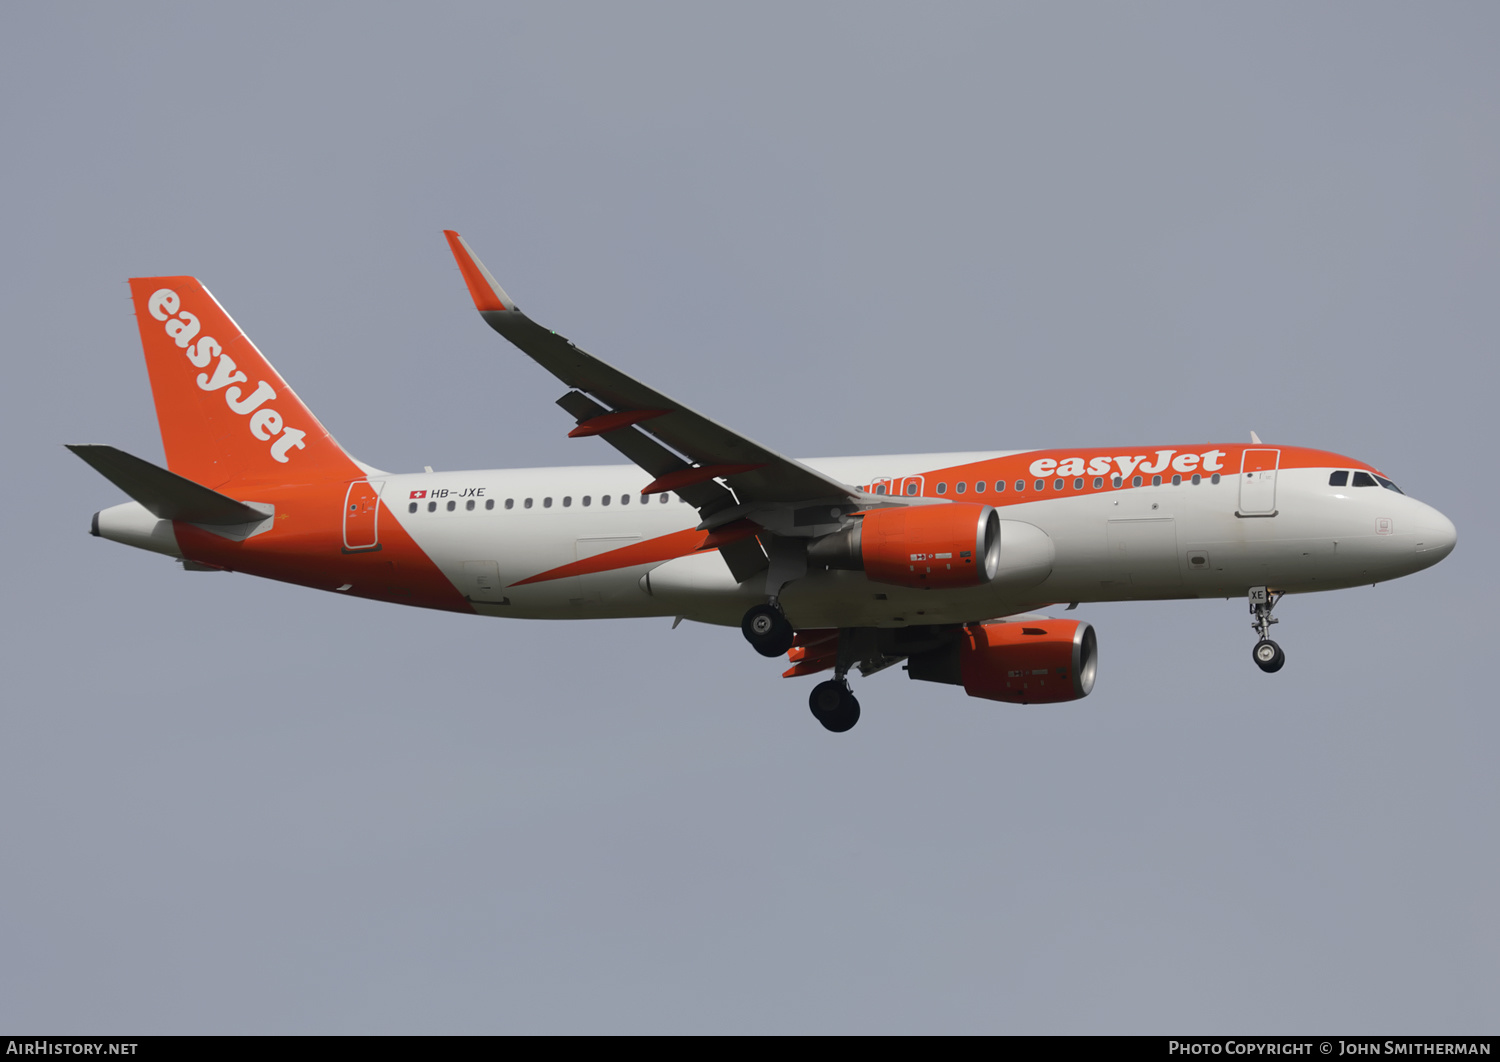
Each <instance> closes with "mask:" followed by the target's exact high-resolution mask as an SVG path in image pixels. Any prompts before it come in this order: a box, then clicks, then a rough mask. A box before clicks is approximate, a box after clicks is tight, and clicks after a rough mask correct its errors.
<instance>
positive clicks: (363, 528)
mask: <svg viewBox="0 0 1500 1062" xmlns="http://www.w3.org/2000/svg"><path fill="white" fill-rule="evenodd" d="M384 486H385V481H384V480H379V481H377V482H374V483H372V482H370V481H369V480H367V479H361V480H356V481H355V482H353V483H351V484H349V491H348V493H347V494H345V495H344V552H345V553H368V552H370V551H372V550H377V549H379V548H380V489H381V488H382V487H384Z"/></svg>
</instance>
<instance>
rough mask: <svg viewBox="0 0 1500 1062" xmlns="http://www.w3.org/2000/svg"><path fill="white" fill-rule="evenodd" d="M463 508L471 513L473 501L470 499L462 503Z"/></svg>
mask: <svg viewBox="0 0 1500 1062" xmlns="http://www.w3.org/2000/svg"><path fill="white" fill-rule="evenodd" d="M464 508H465V509H467V510H469V512H471V513H472V512H473V511H474V499H473V498H470V499H469V500H468V501H466V502H464Z"/></svg>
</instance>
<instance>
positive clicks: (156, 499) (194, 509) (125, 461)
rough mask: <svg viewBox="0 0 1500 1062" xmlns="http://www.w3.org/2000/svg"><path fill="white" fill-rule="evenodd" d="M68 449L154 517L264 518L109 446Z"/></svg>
mask: <svg viewBox="0 0 1500 1062" xmlns="http://www.w3.org/2000/svg"><path fill="white" fill-rule="evenodd" d="M68 449H69V450H72V451H73V452H74V453H75V454H77V455H78V456H79V457H81V458H83V459H84V460H85V461H87V462H88V463H89V464H90V465H91V466H93V469H94V471H95V472H98V473H99V474H100V475H101V476H103V477H104V478H105V479H107V480H109V481H110V482H111V483H113V484H114V485H115V486H117V487H119V488H120V489H121V490H123V491H124V492H125V493H126V494H128V495H130V496H131V497H132V498H134V499H135V500H136V501H138V502H140V503H141V504H142V505H144V506H145V507H146V508H147V509H148V510H149V511H150V512H151V514H152V515H153V516H155V517H157V518H158V519H161V520H182V521H185V522H187V523H190V524H213V525H221V524H248V523H253V522H255V521H258V520H264V519H265V518H266V514H265V513H264V512H262V511H260V510H259V509H253V508H251V507H250V506H248V505H246V504H245V503H244V502H237V501H235V500H234V499H233V498H230V497H228V496H226V495H223V494H220V493H219V492H218V491H216V490H210V489H209V488H207V487H205V486H203V484H201V483H194V482H193V481H192V480H190V479H184V478H183V477H182V476H179V475H178V474H177V473H176V472H168V471H167V470H166V469H165V468H160V467H158V466H157V465H153V464H152V463H151V462H150V461H143V460H141V459H140V458H139V457H136V456H134V455H133V454H127V453H126V452H125V451H124V450H117V449H116V448H115V447H113V446H72V445H69V446H68Z"/></svg>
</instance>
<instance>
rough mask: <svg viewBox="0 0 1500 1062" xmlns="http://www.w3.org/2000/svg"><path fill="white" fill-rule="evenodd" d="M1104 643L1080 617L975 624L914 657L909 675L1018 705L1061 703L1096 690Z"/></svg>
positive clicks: (909, 668) (974, 695) (985, 697)
mask: <svg viewBox="0 0 1500 1062" xmlns="http://www.w3.org/2000/svg"><path fill="white" fill-rule="evenodd" d="M1098 664H1099V643H1098V639H1097V638H1095V636H1094V628H1093V627H1092V626H1091V625H1090V624H1087V623H1082V622H1080V621H1078V620H1054V619H1046V620H1041V619H1038V620H1031V619H1028V620H1015V621H1011V622H1006V623H983V624H971V625H970V626H968V627H965V628H964V629H963V630H962V631H961V632H959V634H958V635H957V636H956V637H955V638H954V640H953V641H952V642H950V643H949V644H948V645H946V646H944V647H943V648H940V649H934V650H932V651H930V652H926V653H923V654H921V655H920V656H913V657H912V658H911V660H910V661H909V663H908V664H907V668H906V673H907V675H908V676H909V677H911V678H914V679H920V680H922V681H925V682H947V683H951V684H953V685H955V686H956V685H962V686H963V688H964V692H965V693H967V694H968V695H969V696H970V697H983V698H984V699H986V700H990V701H1009V702H1010V703H1012V704H1056V703H1057V702H1059V701H1076V700H1077V699H1078V698H1080V697H1087V696H1088V694H1089V691H1090V690H1092V689H1093V688H1094V674H1095V672H1096V670H1097V669H1098Z"/></svg>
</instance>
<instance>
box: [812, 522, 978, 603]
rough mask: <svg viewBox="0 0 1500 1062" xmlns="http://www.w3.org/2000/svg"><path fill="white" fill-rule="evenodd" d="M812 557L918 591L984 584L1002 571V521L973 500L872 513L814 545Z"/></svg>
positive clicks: (833, 565) (878, 580)
mask: <svg viewBox="0 0 1500 1062" xmlns="http://www.w3.org/2000/svg"><path fill="white" fill-rule="evenodd" d="M807 555H808V558H809V559H811V560H814V561H822V562H823V563H824V564H827V565H829V566H830V567H834V568H852V569H855V570H860V569H863V570H864V573H865V574H866V575H867V576H869V577H870V578H871V579H873V580H875V581H876V582H879V583H889V584H891V585H892V586H910V587H915V588H917V589H929V588H941V589H945V590H953V589H959V588H962V587H966V586H982V585H983V584H985V583H987V582H989V581H990V580H991V579H993V578H994V577H995V573H996V572H997V571H998V570H999V567H1000V517H999V515H998V514H997V513H996V512H995V509H994V507H993V506H989V505H975V504H973V503H970V502H953V503H950V504H946V505H912V506H903V507H900V508H893V509H876V510H874V511H873V512H867V513H865V514H864V516H863V517H862V518H861V519H860V521H859V523H857V524H855V525H854V526H852V527H850V528H847V529H846V530H844V531H840V532H838V533H837V534H833V535H828V536H826V537H825V538H823V539H820V540H818V541H817V542H814V543H813V544H812V545H811V546H809V547H808V552H807Z"/></svg>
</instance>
